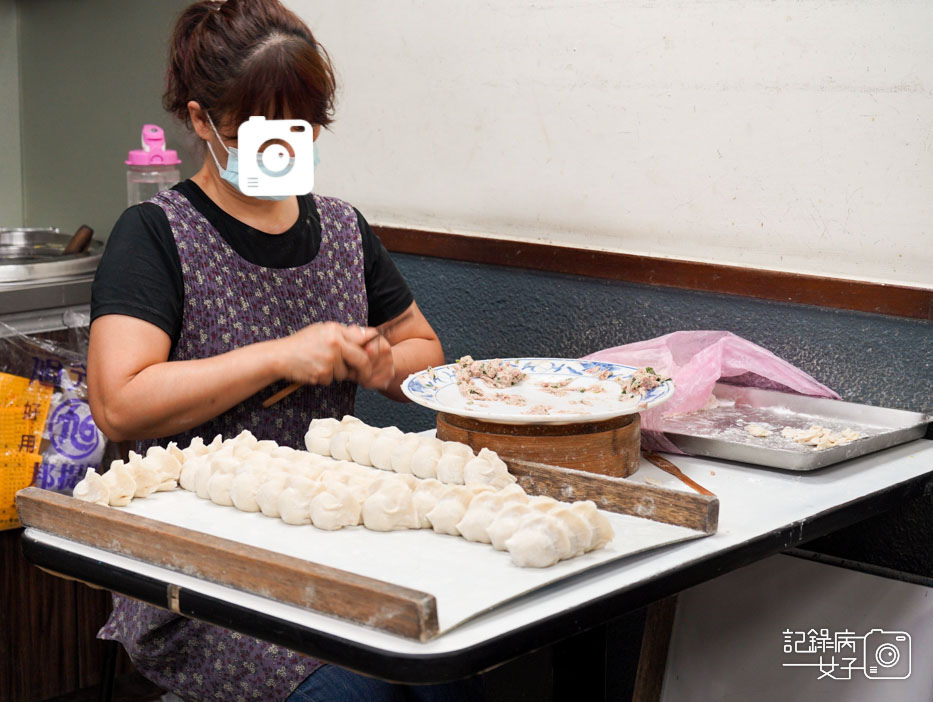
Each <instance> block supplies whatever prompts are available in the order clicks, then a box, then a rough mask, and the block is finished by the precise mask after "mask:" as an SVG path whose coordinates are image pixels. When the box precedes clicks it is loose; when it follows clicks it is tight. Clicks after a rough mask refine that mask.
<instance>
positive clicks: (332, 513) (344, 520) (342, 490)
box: [310, 484, 360, 531]
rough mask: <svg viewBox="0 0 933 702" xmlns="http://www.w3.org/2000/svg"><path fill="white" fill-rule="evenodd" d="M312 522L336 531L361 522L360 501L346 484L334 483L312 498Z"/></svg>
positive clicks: (322, 527)
mask: <svg viewBox="0 0 933 702" xmlns="http://www.w3.org/2000/svg"><path fill="white" fill-rule="evenodd" d="M310 512H311V522H312V524H314V526H316V527H317V528H318V529H326V530H328V531H334V530H335V529H342V528H343V527H345V526H355V525H357V524H359V523H360V503H359V502H358V501H357V500H356V498H355V497H353V494H352V493H351V492H350V490H349V489H348V488H347V486H346V485H340V484H334V485H332V486H329V487H328V488H327V490H325V491H324V492H320V493H318V494H317V495H315V496H314V499H312V500H311V507H310Z"/></svg>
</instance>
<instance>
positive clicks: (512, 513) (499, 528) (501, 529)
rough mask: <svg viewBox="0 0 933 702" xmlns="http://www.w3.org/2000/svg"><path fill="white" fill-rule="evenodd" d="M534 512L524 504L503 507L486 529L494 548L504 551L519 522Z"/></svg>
mask: <svg viewBox="0 0 933 702" xmlns="http://www.w3.org/2000/svg"><path fill="white" fill-rule="evenodd" d="M533 511H534V510H533V508H532V507H530V506H529V505H528V504H527V503H524V502H515V503H513V504H508V505H506V506H505V507H503V508H502V511H501V512H499V514H497V515H496V518H495V519H493V520H492V523H491V524H490V525H489V526H488V527H486V534H488V536H489V542H490V543H491V544H492V545H493V548H495V549H497V550H499V551H504V550H505V542H506V540H508V539H509V538H510V537H511V536H512V534H514V533H515V531H516V529H518V524H519V522H521V520H522V519H523V518H524V517H525V516H527V515H529V514H531V513H532V512H533Z"/></svg>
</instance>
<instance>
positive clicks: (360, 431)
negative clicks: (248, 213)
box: [347, 423, 376, 466]
mask: <svg viewBox="0 0 933 702" xmlns="http://www.w3.org/2000/svg"><path fill="white" fill-rule="evenodd" d="M375 438H376V430H375V429H373V427H370V426H367V425H366V424H362V423H361V425H360V426H358V427H356V428H354V429H353V430H352V431H351V432H350V437H349V438H348V439H347V452H348V453H349V454H350V458H351V459H352V460H353V462H354V463H358V464H360V465H361V466H371V465H372V460H371V459H370V457H369V447H370V446H372V443H373V439H375Z"/></svg>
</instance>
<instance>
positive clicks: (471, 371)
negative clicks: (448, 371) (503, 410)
mask: <svg viewBox="0 0 933 702" xmlns="http://www.w3.org/2000/svg"><path fill="white" fill-rule="evenodd" d="M454 375H455V376H456V378H457V387H458V388H459V390H460V393H461V394H462V395H464V396H465V397H469V398H473V399H487V400H488V399H500V398H499V397H488V396H486V397H483V395H484V393H483V391H482V390H481V389H480V388H478V387H477V386H476V384H475V383H474V382H473V379H474V378H476V379H477V380H481V381H483V383H485V384H486V385H488V386H489V387H491V388H510V387H512V386H513V385H517V384H518V383H520V382H522V381H523V380H524V379H525V374H524V373H523V372H522V371H521V370H519V369H518V368H516V367H515V366H513V365H512V364H510V363H508V362H506V361H500V360H499V359H498V358H496V359H493V360H491V361H474V360H473V357H472V356H464V357H462V358H459V359H457V363H456V365H455V366H454Z"/></svg>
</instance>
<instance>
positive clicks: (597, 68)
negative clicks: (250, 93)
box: [287, 0, 933, 286]
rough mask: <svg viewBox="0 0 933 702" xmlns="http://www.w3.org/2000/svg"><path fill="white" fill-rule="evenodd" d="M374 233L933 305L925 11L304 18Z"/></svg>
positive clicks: (931, 95)
mask: <svg viewBox="0 0 933 702" xmlns="http://www.w3.org/2000/svg"><path fill="white" fill-rule="evenodd" d="M287 2H288V4H289V6H290V7H292V8H293V9H295V10H296V11H297V12H298V13H299V14H300V15H301V16H302V17H303V18H304V19H305V20H306V21H307V22H308V23H309V24H310V25H311V27H312V29H313V30H315V31H316V33H317V35H318V38H319V39H320V40H321V42H322V43H323V44H324V46H326V47H327V49H328V50H329V52H330V53H331V56H332V58H333V60H334V63H335V65H336V67H337V70H338V73H339V78H340V82H341V86H342V92H341V95H340V97H341V100H340V104H339V105H338V115H337V122H336V123H335V125H334V127H333V133H332V134H325V135H324V137H323V138H322V139H321V141H320V142H319V145H320V153H321V158H322V163H321V169H320V179H319V182H320V187H319V188H318V190H320V191H322V192H328V193H332V194H336V195H340V196H343V197H346V198H347V199H349V200H351V201H352V202H353V203H354V204H355V205H357V206H358V207H359V208H360V209H361V210H362V211H363V212H364V214H366V215H367V216H368V217H369V218H370V219H371V220H372V221H374V222H376V223H381V224H396V225H401V226H409V227H416V228H417V227H423V228H428V229H439V230H445V231H454V232H465V233H479V234H486V233H488V234H490V235H494V236H506V237H514V238H522V239H525V238H527V239H536V240H545V241H550V242H555V243H561V244H569V245H573V246H587V247H597V248H606V249H611V250H617V251H625V252H634V253H643V254H649V255H657V256H666V257H675V258H686V259H693V260H704V261H715V262H719V263H730V264H737V265H743V266H754V267H764V268H774V269H782V270H791V271H797V272H807V273H816V274H823V275H831V276H838V277H846V278H864V279H871V280H878V281H893V282H899V283H906V284H914V285H923V286H931V285H933V274H931V270H933V254H931V249H933V247H931V246H930V245H929V243H930V239H931V233H933V232H931V229H933V227H931V223H933V153H931V143H933V125H931V120H933V41H931V40H930V39H931V36H933V3H931V2H929V1H928V0H914V1H910V0H793V1H792V0H774V1H768V2H766V1H765V0H704V1H701V0H654V1H648V0H621V1H618V2H608V1H607V0H576V1H575V2H566V0H509V1H505V0H473V1H472V2H468V3H464V2H456V1H454V0H433V1H432V2H421V1H418V0H393V2H379V1H377V0H356V1H354V2H350V3H348V2H345V1H344V0H287Z"/></svg>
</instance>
